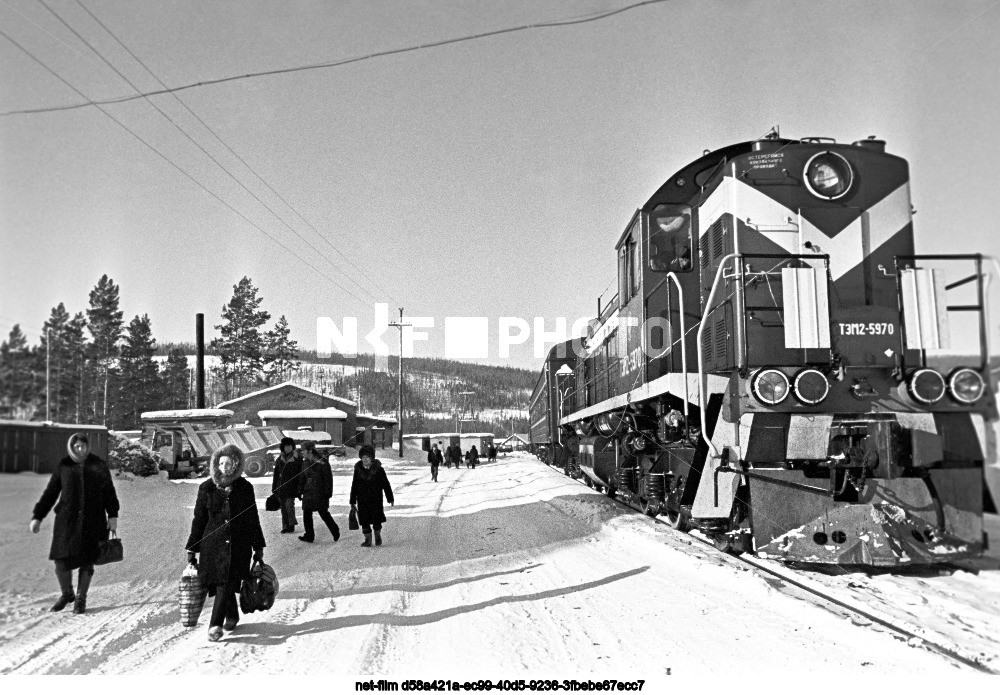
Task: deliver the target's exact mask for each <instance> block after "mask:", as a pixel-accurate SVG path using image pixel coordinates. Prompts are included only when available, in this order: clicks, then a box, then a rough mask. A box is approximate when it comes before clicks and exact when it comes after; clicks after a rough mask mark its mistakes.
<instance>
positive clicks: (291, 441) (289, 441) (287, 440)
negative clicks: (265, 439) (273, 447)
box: [278, 437, 295, 453]
mask: <svg viewBox="0 0 1000 695" xmlns="http://www.w3.org/2000/svg"><path fill="white" fill-rule="evenodd" d="M286 444H287V445H289V446H290V447H292V451H295V440H294V439H292V438H291V437H282V438H281V444H279V445H278V448H279V449H280V450H281V453H285V445H286Z"/></svg>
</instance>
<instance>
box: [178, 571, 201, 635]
mask: <svg viewBox="0 0 1000 695" xmlns="http://www.w3.org/2000/svg"><path fill="white" fill-rule="evenodd" d="M207 595H208V587H207V586H205V583H204V582H203V581H202V580H201V577H199V576H198V565H196V564H193V563H192V564H190V565H188V566H187V567H186V568H185V569H184V571H183V572H181V580H180V582H179V583H178V585H177V601H178V603H179V604H180V609H181V625H183V626H184V627H194V626H195V625H197V624H198V616H199V615H201V609H202V607H203V606H204V605H205V597H206V596H207Z"/></svg>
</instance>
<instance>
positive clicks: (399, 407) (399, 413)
mask: <svg viewBox="0 0 1000 695" xmlns="http://www.w3.org/2000/svg"><path fill="white" fill-rule="evenodd" d="M389 325H390V326H395V327H396V328H398V329H399V399H398V402H397V404H396V429H397V430H398V431H399V457H400V458H403V326H409V325H411V324H409V323H403V307H399V323H390V324H389Z"/></svg>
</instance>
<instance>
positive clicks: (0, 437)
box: [0, 420, 108, 473]
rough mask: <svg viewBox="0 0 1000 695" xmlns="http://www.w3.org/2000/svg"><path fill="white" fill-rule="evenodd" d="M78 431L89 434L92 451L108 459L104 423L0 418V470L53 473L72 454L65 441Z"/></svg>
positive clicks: (106, 432) (106, 430)
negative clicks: (66, 422)
mask: <svg viewBox="0 0 1000 695" xmlns="http://www.w3.org/2000/svg"><path fill="white" fill-rule="evenodd" d="M77 432H82V433H84V434H86V435H87V438H88V439H89V440H90V451H91V452H92V453H93V454H95V455H97V456H100V457H101V458H102V459H104V460H105V461H107V460H108V428H106V427H103V426H101V425H70V424H63V423H58V422H24V421H20V420H0V472H3V473H20V472H21V471H31V472H33V473H51V472H52V471H54V470H55V469H56V466H58V465H59V462H60V461H62V460H63V458H64V457H66V456H68V455H69V452H68V451H67V450H66V445H67V443H68V442H69V438H70V437H71V436H72V435H73V434H75V433H77Z"/></svg>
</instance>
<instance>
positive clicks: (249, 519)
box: [187, 444, 266, 642]
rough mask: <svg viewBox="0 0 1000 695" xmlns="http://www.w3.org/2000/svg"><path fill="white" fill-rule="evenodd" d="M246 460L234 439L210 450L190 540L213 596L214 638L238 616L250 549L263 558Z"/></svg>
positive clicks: (191, 556)
mask: <svg viewBox="0 0 1000 695" xmlns="http://www.w3.org/2000/svg"><path fill="white" fill-rule="evenodd" d="M243 463H244V462H243V452H242V451H240V449H239V447H237V446H236V445H234V444H227V445H225V446H224V447H222V448H221V449H218V450H216V451H215V452H214V453H213V454H212V457H211V459H209V472H210V474H211V475H210V477H209V479H208V480H206V481H205V482H203V483H202V484H201V485H200V486H199V487H198V499H197V501H196V502H195V505H194V519H193V520H192V521H191V535H190V536H188V541H187V551H188V562H191V563H195V561H196V553H201V564H200V565H199V566H198V575H199V576H200V577H201V580H202V581H203V582H204V583H205V584H206V585H207V586H208V595H209V596H214V597H215V604H214V605H213V607H212V618H211V620H210V621H209V627H208V639H209V640H210V641H212V642H218V641H219V639H220V638H221V637H222V630H223V629H226V630H232V629H233V628H235V627H236V623H238V622H239V620H240V611H239V603H238V600H237V594H238V593H239V591H240V584H241V582H242V581H243V580H244V579H249V578H250V561H251V554H252V555H253V560H254V561H257V562H263V561H264V546H265V545H266V544H265V543H264V532H263V530H262V529H261V527H260V516H259V515H258V514H257V500H256V497H255V495H254V491H253V485H251V484H250V482H249V481H248V480H247V479H246V478H244V477H242V476H243Z"/></svg>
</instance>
